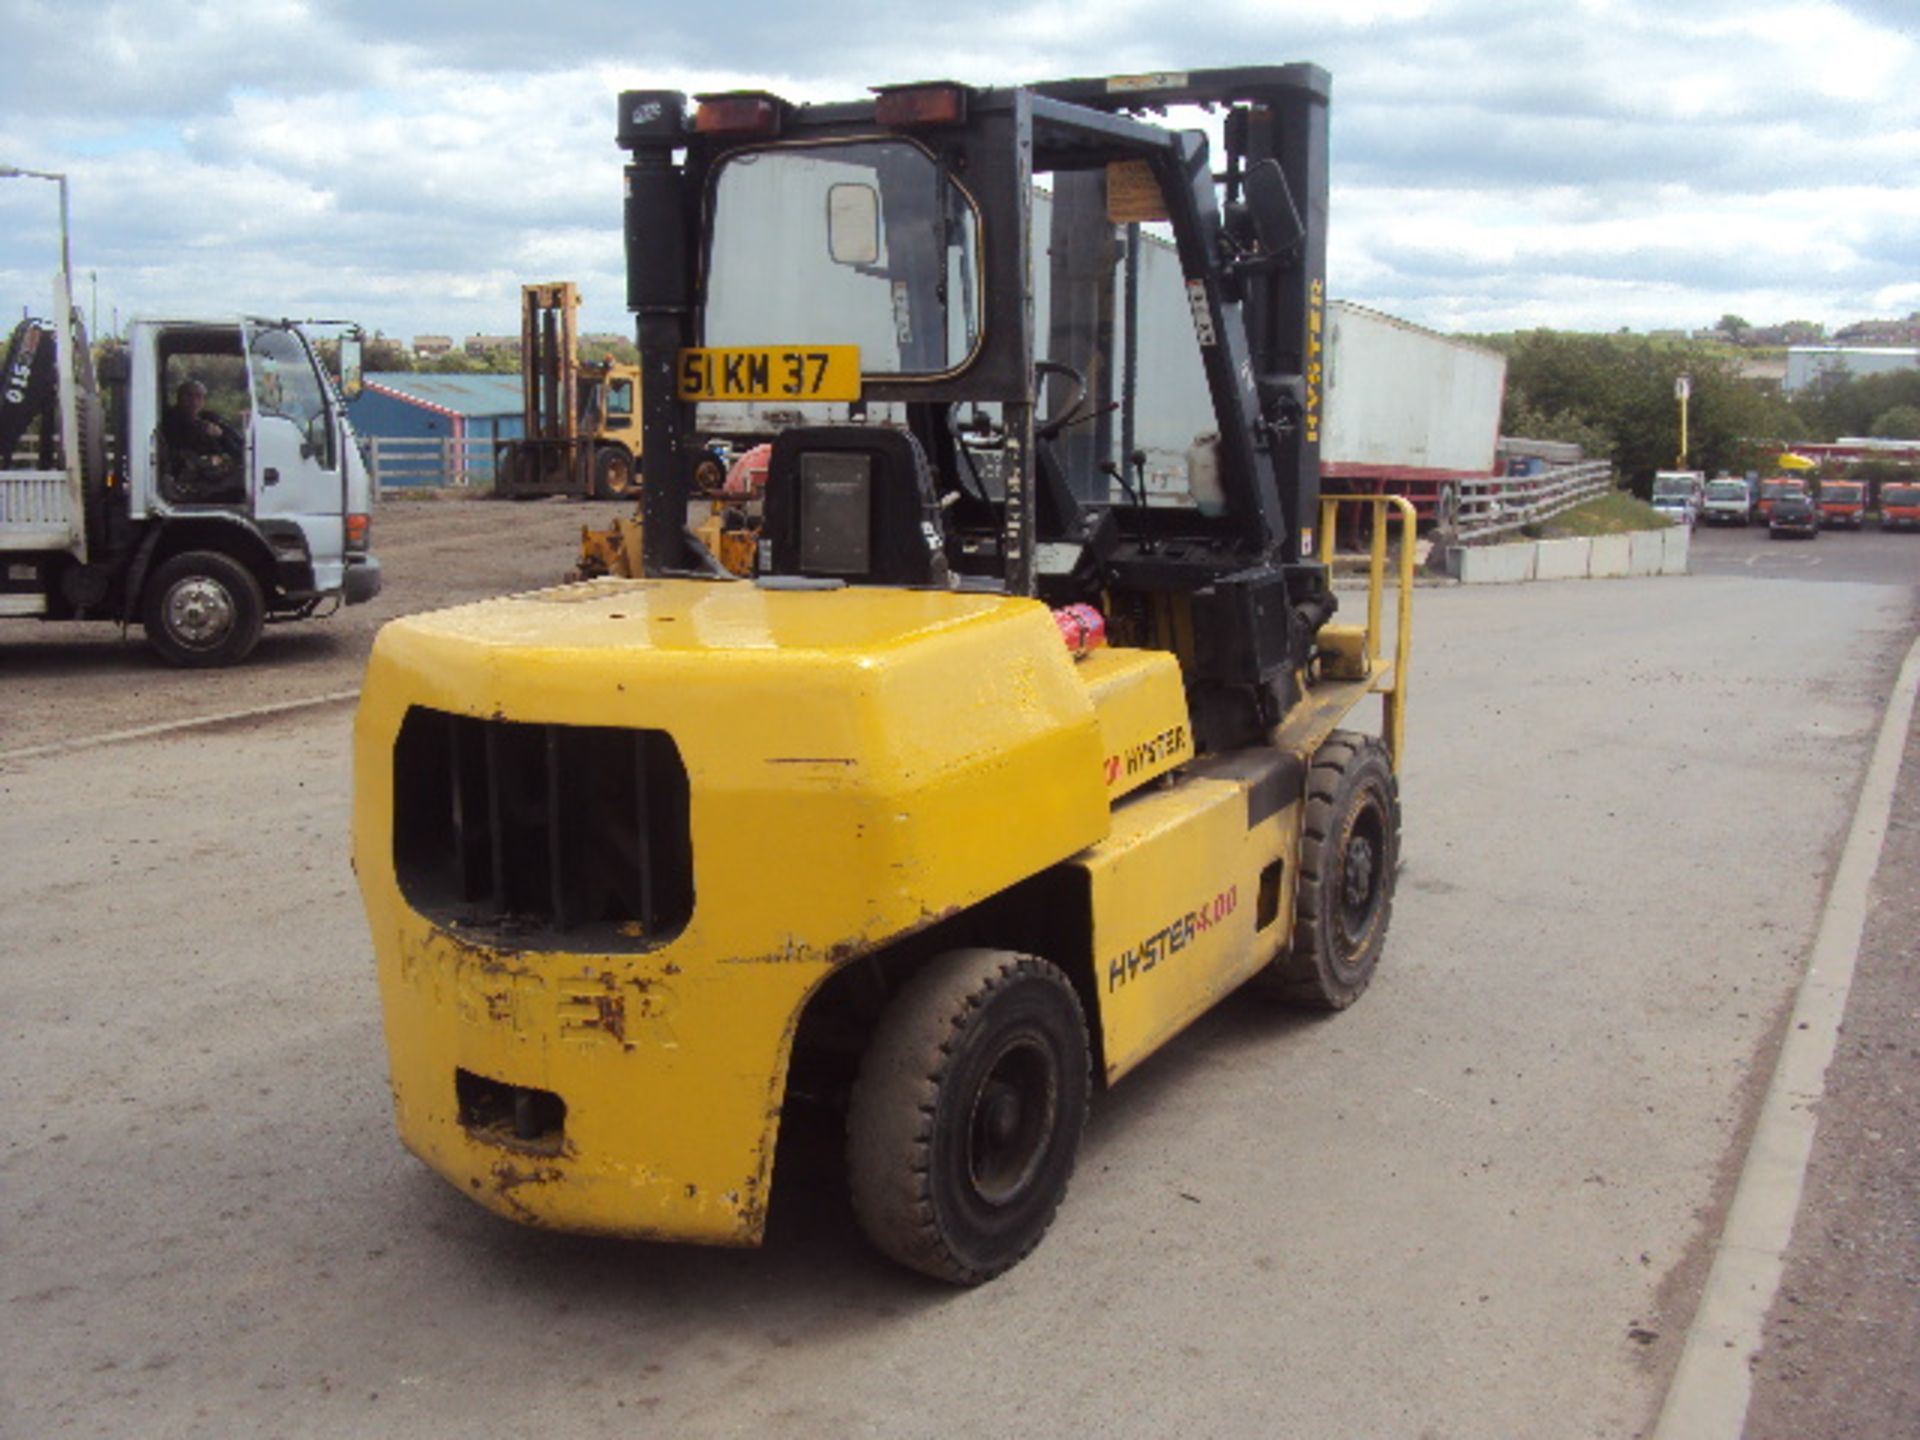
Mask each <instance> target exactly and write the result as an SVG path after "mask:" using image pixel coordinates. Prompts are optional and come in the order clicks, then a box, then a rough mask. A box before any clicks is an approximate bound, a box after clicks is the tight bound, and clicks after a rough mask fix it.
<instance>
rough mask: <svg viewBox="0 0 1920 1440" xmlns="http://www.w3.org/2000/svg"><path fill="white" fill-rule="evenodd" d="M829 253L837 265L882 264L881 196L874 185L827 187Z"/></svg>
mask: <svg viewBox="0 0 1920 1440" xmlns="http://www.w3.org/2000/svg"><path fill="white" fill-rule="evenodd" d="M827 253H828V254H830V255H832V256H833V263H834V264H836V265H877V264H879V263H880V195H879V192H877V191H876V190H875V189H874V188H873V187H872V186H871V185H833V186H829V187H828V189H827Z"/></svg>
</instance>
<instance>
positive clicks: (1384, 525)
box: [1320, 495, 1417, 770]
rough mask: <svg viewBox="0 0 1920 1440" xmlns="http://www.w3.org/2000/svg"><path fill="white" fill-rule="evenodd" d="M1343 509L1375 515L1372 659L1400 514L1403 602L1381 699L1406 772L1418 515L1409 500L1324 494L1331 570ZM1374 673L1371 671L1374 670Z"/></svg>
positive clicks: (1395, 753)
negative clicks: (1366, 509) (1392, 515)
mask: <svg viewBox="0 0 1920 1440" xmlns="http://www.w3.org/2000/svg"><path fill="white" fill-rule="evenodd" d="M1342 505H1366V506H1370V507H1371V508H1372V510H1373V527H1372V529H1373V537H1372V544H1371V547H1370V548H1369V551H1368V555H1367V656H1368V659H1369V660H1370V661H1373V660H1378V659H1379V658H1380V648H1381V647H1380V599H1381V595H1382V592H1383V591H1384V590H1385V589H1386V579H1387V530H1388V524H1389V522H1388V519H1387V511H1388V509H1389V507H1391V508H1392V509H1394V510H1397V511H1399V513H1400V565H1399V576H1398V578H1399V583H1400V601H1399V612H1398V614H1397V616H1396V623H1395V626H1394V637H1393V678H1392V681H1391V684H1390V685H1389V687H1388V688H1387V689H1386V690H1385V691H1384V692H1383V694H1382V696H1381V702H1382V713H1381V722H1380V723H1381V732H1382V733H1381V737H1380V738H1381V739H1382V740H1384V741H1385V742H1386V746H1387V752H1388V753H1389V754H1390V755H1391V756H1392V757H1393V768H1394V769H1395V770H1398V769H1399V768H1400V752H1401V747H1402V744H1403V743H1404V740H1405V736H1406V718H1407V661H1408V658H1409V657H1410V656H1411V655H1412V653H1413V544H1414V534H1415V523H1416V518H1417V517H1416V516H1415V514H1414V509H1413V502H1412V501H1410V500H1408V499H1407V498H1406V497H1405V496H1404V495H1322V496H1321V497H1320V537H1321V545H1322V546H1323V547H1324V551H1323V553H1324V554H1325V556H1326V559H1327V562H1328V564H1329V566H1331V564H1332V561H1333V542H1334V536H1335V535H1336V534H1337V533H1338V531H1337V530H1335V528H1334V522H1335V521H1336V520H1337V519H1338V518H1339V508H1340V506H1342ZM1370 668H1371V667H1370Z"/></svg>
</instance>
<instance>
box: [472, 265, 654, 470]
mask: <svg viewBox="0 0 1920 1440" xmlns="http://www.w3.org/2000/svg"><path fill="white" fill-rule="evenodd" d="M579 309H580V297H579V294H578V292H577V291H576V290H575V289H574V287H573V285H572V283H571V282H569V281H557V282H553V283H549V284H540V285H523V286H522V287H521V288H520V384H521V391H522V398H521V418H522V426H523V438H521V439H519V440H504V441H501V442H500V444H499V446H498V447H497V453H496V456H495V461H494V474H495V489H496V491H497V492H498V493H499V494H502V495H506V496H510V497H515V498H524V497H531V496H536V495H591V496H594V497H596V498H600V499H605V498H608V497H611V496H618V495H630V494H632V493H634V492H635V491H636V490H637V489H638V488H639V486H638V480H639V476H640V463H639V462H640V417H639V400H638V396H637V395H636V393H635V392H636V390H637V389H638V387H639V379H640V375H639V370H638V369H637V368H636V367H634V366H632V365H622V364H620V363H619V362H618V361H616V360H614V359H613V358H612V357H608V358H607V359H605V360H599V361H591V360H588V361H583V360H582V359H580V336H579V327H578V314H579Z"/></svg>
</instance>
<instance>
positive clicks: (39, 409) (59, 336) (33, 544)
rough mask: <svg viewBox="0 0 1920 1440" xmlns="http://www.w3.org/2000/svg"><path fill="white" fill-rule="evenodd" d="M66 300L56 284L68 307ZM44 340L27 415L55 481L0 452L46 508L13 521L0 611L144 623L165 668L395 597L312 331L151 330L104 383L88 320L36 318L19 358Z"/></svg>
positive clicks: (20, 486)
mask: <svg viewBox="0 0 1920 1440" xmlns="http://www.w3.org/2000/svg"><path fill="white" fill-rule="evenodd" d="M65 300H66V297H65V296H64V294H63V293H61V292H60V289H59V287H56V295H55V306H56V313H60V312H61V311H62V310H63V309H65V308H66V304H65ZM29 327H33V328H32V333H33V335H34V336H35V339H34V342H33V344H32V346H31V348H32V350H33V351H34V355H33V358H32V359H31V360H30V361H29V362H27V363H26V365H25V370H26V371H30V372H32V374H33V375H34V376H36V377H37V379H35V380H34V381H33V383H30V384H28V383H23V384H22V385H21V386H20V387H19V393H20V396H21V401H20V404H19V405H18V406H17V407H16V411H17V413H16V415H15V419H16V421H19V420H21V419H22V417H23V416H24V424H22V425H20V427H19V428H20V429H22V431H23V432H24V431H32V432H34V436H33V439H34V440H35V441H36V442H37V445H38V450H37V454H36V457H35V458H36V461H37V463H38V465H39V466H40V467H41V468H39V469H36V470H14V469H10V468H6V467H8V466H9V465H10V463H11V460H12V454H11V451H12V450H13V448H14V447H13V446H12V445H9V446H8V447H6V448H7V450H8V451H9V453H8V454H5V455H0V484H3V485H4V486H5V488H6V489H7V490H8V491H9V492H18V495H19V496H20V497H24V496H25V495H26V492H27V491H28V490H31V491H33V497H34V503H33V505H32V506H31V507H27V506H25V505H24V504H22V505H10V506H9V507H8V508H7V509H6V510H5V511H4V512H0V513H4V515H5V517H6V518H5V522H4V524H0V549H4V551H5V553H6V557H7V567H6V575H5V581H4V590H0V613H4V614H7V615H14V616H29V615H31V616H38V617H40V618H42V619H46V620H61V619H93V620H118V621H120V622H121V623H122V624H127V623H131V622H133V621H135V620H138V621H140V622H141V624H142V625H143V626H144V628H145V630H146V632H147V635H148V637H149V639H150V640H151V641H152V643H153V645H154V648H155V649H156V650H158V651H159V652H160V654H161V655H162V656H163V657H164V658H166V659H167V660H169V661H171V662H173V663H175V664H179V665H185V666H217V665H228V664H234V663H237V662H239V661H240V660H243V659H245V658H246V656H247V655H248V654H249V653H250V652H251V651H252V650H253V648H254V645H255V644H256V643H257V642H258V640H259V638H260V634H261V629H262V626H263V625H264V624H265V623H267V622H268V621H281V620H294V619H304V618H307V617H309V616H313V615H315V614H318V613H321V612H322V611H323V610H324V611H325V612H326V613H331V612H332V610H333V609H335V608H337V607H338V606H339V605H341V604H356V603H359V602H361V601H364V600H368V599H371V598H372V597H373V596H374V595H376V594H378V593H379V590H380V582H381V574H380V566H379V562H378V561H377V560H376V559H375V558H374V556H373V553H372V551H371V549H370V548H369V531H370V527H371V516H372V502H373V486H372V480H371V477H370V475H369V472H368V470H367V467H366V465H365V463H364V461H363V459H362V457H361V454H360V451H359V448H358V446H357V444H356V443H355V440H354V436H353V432H352V430H351V428H350V427H349V425H348V423H347V419H346V416H345V413H344V409H343V406H342V404H341V401H340V397H339V396H338V395H337V394H336V393H335V391H334V387H333V385H332V383H331V381H330V380H329V379H328V377H327V375H326V372H325V370H324V369H323V368H322V367H321V365H320V363H319V360H318V357H317V356H316V354H315V352H314V349H313V346H312V344H311V342H310V341H309V338H308V336H307V335H306V333H305V332H304V331H303V330H302V329H301V327H300V326H299V325H296V324H295V323H293V322H291V321H286V320H272V319H266V318H262V317H256V316H228V317H218V318H215V317H188V316H181V317H174V318H163V319H146V320H135V321H133V322H131V324H130V325H129V327H128V330H127V337H126V343H125V346H124V348H122V349H119V350H117V351H109V352H108V353H107V354H106V355H105V356H103V358H102V360H101V362H100V365H99V369H98V372H97V373H96V371H95V368H94V362H93V359H92V352H91V348H90V347H89V345H88V344H87V340H86V335H85V331H84V329H83V327H82V326H81V325H80V322H79V318H78V316H77V315H70V318H69V321H68V323H67V325H66V327H65V328H64V330H56V329H54V328H53V327H48V326H44V325H41V324H40V323H39V322H23V324H22V327H21V328H20V330H17V331H16V332H15V337H14V341H13V343H12V345H11V346H10V353H16V352H21V351H24V350H26V349H27V348H28V345H27V343H26V339H25V336H26V335H27V333H28V331H29ZM342 348H343V352H344V353H345V355H346V356H347V357H348V358H349V359H351V358H352V357H353V354H354V351H355V349H356V348H357V347H355V346H353V345H350V344H348V343H346V342H343V346H342ZM348 368H349V369H350V370H353V371H355V372H357V361H355V363H354V364H352V365H350V366H349V367H348ZM29 390H31V391H32V392H33V397H32V398H29V395H28V392H29ZM28 412H31V413H28ZM65 436H73V437H76V443H62V437H65ZM0 438H10V437H0ZM29 509H30V510H31V514H32V518H33V523H31V524H24V523H21V521H22V518H23V517H24V516H26V515H27V514H28V511H29Z"/></svg>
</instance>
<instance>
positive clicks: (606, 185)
mask: <svg viewBox="0 0 1920 1440" xmlns="http://www.w3.org/2000/svg"><path fill="white" fill-rule="evenodd" d="M1906 8H1907V7H1906V6H1905V5H1903V4H1902V3H1892V4H1886V3H1876V0H1868V3H1861V4H1855V5H1853V6H1841V5H1836V4H1824V3H1805V0H1780V3H1764V0H1761V3H1752V0H1699V3H1692V4H1689V5H1686V6H1675V5H1672V4H1659V3H1655V0H1578V3H1574V4H1570V5H1565V6H1556V7H1551V8H1548V7H1540V6H1525V7H1514V6H1508V5H1504V4H1500V3H1496V0H1356V3H1354V4H1350V5H1346V6H1343V7H1340V8H1339V9H1338V10H1337V11H1333V10H1329V9H1328V8H1326V7H1323V6H1317V5H1316V6H1308V5H1306V4H1304V3H1299V0H1286V3H1279V4H1276V3H1272V0H1260V3H1255V0H1191V3H1188V4H1183V5H1181V6H1179V7H1168V6H1164V5H1158V4H1152V3H1148V0H1124V3H1112V0H1108V3H1102V0H1073V3H1071V4H1062V5H1053V6H1037V5H1026V6H1019V7H1014V8H1011V9H994V10H991V11H990V10H989V9H988V8H987V7H985V6H982V5H980V4H978V3H977V0H974V3H969V0H950V3H946V4H941V5H937V6H935V5H905V6H896V7H885V8H876V7H872V6H867V5H854V4H851V3H848V0H821V3H819V4H816V5H814V6H810V7H792V6H789V5H787V4H785V3H784V0H782V3H780V4H774V3H772V0H754V3H749V4H742V5H735V6H731V7H729V8H727V9H726V10H724V11H715V10H708V11H699V10H695V11H689V10H687V9H686V8H685V7H669V6H665V5H659V4H654V5H642V6H639V7H633V6H630V5H627V4H624V3H612V0H603V3H598V4H591V3H590V4H586V5H583V6H581V7H579V8H578V9H577V10H575V11H570V12H569V15H568V17H567V23H566V24H564V25H557V24H555V23H554V17H553V16H552V15H551V14H550V13H548V12H545V11H542V10H540V9H538V8H537V7H527V6H525V5H523V4H519V3H514V4H508V3H506V0H463V3H461V4H459V5H455V4H453V3H452V0H427V3H422V4H417V5H412V6H407V7H395V6H392V5H390V4H385V3H382V4H380V5H375V4H372V3H371V0H337V3H330V4H323V3H317V0H316V3H311V4H283V5H276V6H269V7H257V6H247V7H242V6H240V5H238V4H237V3H193V0H149V3H144V4H141V5H138V6H135V5H132V4H126V3H95V4H92V5H84V4H81V5H75V4H60V5H58V6H56V5H54V4H52V3H48V0H0V30H4V33H6V35H7V36H8V40H9V50H10V52H12V53H14V54H16V55H17V56H18V57H19V58H18V59H17V60H16V61H15V63H14V65H13V68H12V69H11V71H10V83H9V87H8V88H7V90H6V91H5V92H4V93H0V162H5V163H14V164H22V165H31V166H35V167H37V168H50V169H59V170H64V171H66V172H68V173H69V174H70V176H71V177H72V184H73V207H74V220H73V223H74V253H75V261H76V265H77V266H78V267H79V268H80V269H81V270H83V271H85V270H88V269H93V268H97V269H98V271H99V273H100V280H101V290H102V298H103V303H108V304H118V305H120V306H121V308H122V309H123V310H125V309H131V308H135V307H138V308H149V307H166V308H176V307H179V306H184V305H201V304H209V303H212V304H219V305H223V306H231V307H234V308H238V307H241V306H248V307H257V308H270V309H286V310H293V309H325V310H328V311H330V312H333V313H349V314H357V315H359V316H362V317H363V318H365V319H366V320H368V321H369V322H370V323H373V324H376V325H379V326H381V327H382V328H384V329H386V330H387V331H389V333H395V334H411V333H414V332H416V331H443V332H444V331H449V330H451V331H454V332H456V333H459V332H463V331H499V330H505V329H510V328H512V325H513V324H514V316H515V314H516V304H517V293H518V287H519V285H520V283H521V282H522V281H523V280H533V279H557V278H569V279H573V280H575V281H576V282H577V283H579V285H580V286H581V289H582V291H583V293H584V294H585V295H586V297H587V309H586V314H585V315H584V316H583V321H584V323H585V324H586V325H587V326H588V327H589V328H593V329H614V330H624V329H626V328H627V327H628V323H629V322H628V320H627V317H626V315H625V311H624V306H623V300H622V297H623V292H624V279H623V261H622V257H621V253H620V234H619V224H620V198H619V196H620V167H621V163H622V157H621V155H620V153H619V151H618V150H617V149H616V148H615V147H614V145H613V141H612V130H613V99H614V96H615V94H616V93H617V92H618V91H619V90H621V89H623V88H636V87H643V86H671V87H676V88H681V89H684V90H686V91H688V92H689V93H692V92H697V91H700V90H703V89H724V88H733V87H736V86H763V87H765V88H770V89H774V90H776V91H778V92H779V93H782V94H785V95H787V96H789V97H790V98H793V99H796V100H820V99H830V98H843V97H846V96H851V95H857V94H860V93H863V87H864V86H865V85H866V84H868V83H872V82H877V81H884V80H897V79H912V78H919V77H924V76H931V75H951V76H954V77H956V78H960V79H965V80H969V81H973V82H976V83H986V82H1006V81H1008V80H1014V79H1036V78H1044V77H1046V76H1050V75H1061V74H1098V73H1107V72H1117V71H1137V70H1143V69H1162V68H1167V67H1168V66H1169V65H1176V64H1177V65H1185V64H1207V63H1212V64H1247V63H1254V62H1256V61H1279V60H1292V59H1301V58H1307V59H1313V60H1316V61H1318V62H1320V63H1322V64H1324V65H1326V66H1327V67H1328V68H1329V69H1330V70H1331V71H1332V72H1333V74H1334V106H1333V112H1332V136H1333V144H1334V162H1335V163H1334V201H1333V213H1332V229H1331V233H1330V244H1331V254H1332V260H1331V270H1332V275H1331V280H1332V286H1333V289H1334V291H1335V293H1337V294H1343V295H1347V296H1350V297H1351V298H1355V299H1359V300H1364V301H1366V302H1368V303H1371V304H1376V305H1379V306H1380V307H1381V308H1384V309H1388V310H1391V311H1394V312H1396V313H1401V314H1405V315H1407V316H1408V317H1409V318H1412V319H1416V320H1423V321H1426V322H1428V323H1436V324H1443V325H1463V326H1468V327H1470V328H1494V327H1501V328H1504V327H1505V326H1508V325H1514V324H1554V325H1562V326H1583V327H1591V328H1601V329H1613V328H1616V327H1617V326H1619V325H1622V324H1624V325H1630V326H1635V327H1646V326H1665V325H1676V324H1678V325H1687V324H1700V323H1705V322H1706V321H1709V320H1711V319H1713V318H1715V317H1717V316H1718V315H1719V314H1720V313H1721V312H1722V311H1723V310H1727V309H1738V310H1741V311H1742V312H1743V313H1746V314H1748V315H1750V316H1751V317H1752V318H1754V319H1762V318H1787V317H1788V316H1794V317H1806V318H1814V319H1822V320H1827V321H1829V322H1837V321H1843V320H1846V319H1851V318H1856V317H1858V316H1860V315H1863V314H1868V313H1888V312H1890V311H1897V310H1901V309H1902V308H1903V307H1904V308H1907V309H1910V308H1913V306H1914V304H1915V299H1914V290H1915V286H1914V284H1913V282H1912V280H1911V277H1912V276H1913V275H1914V274H1916V273H1920V253H1916V244H1917V242H1916V238H1915V237H1916V235H1920V217H1916V214H1915V209H1914V201H1913V200H1912V198H1911V190H1910V187H1911V185H1912V180H1913V156H1914V155H1915V154H1916V153H1920V97H1917V96H1916V94H1915V93H1914V92H1913V87H1911V86H1910V85H1909V84H1908V83H1907V80H1908V77H1910V76H1911V75H1913V74H1914V73H1920V45H1916V40H1915V35H1914V27H1913V25H1912V24H1911V23H1907V24H1905V25H1904V27H1903V26H1902V25H1901V23H1900V22H1901V21H1902V20H1903V19H1908V20H1909V21H1910V17H1908V16H1907V15H1906ZM77 26H84V27H85V28H86V30H87V33H88V34H89V36H90V37H92V42H93V43H90V44H89V45H88V46H76V45H74V44H73V43H72V40H71V37H72V35H73V34H74V33H75V29H76V27H77ZM749 42H750V43H749ZM742 56H751V57H753V60H754V62H755V63H757V64H759V65H760V66H762V67H764V69H763V70H762V71H761V72H760V73H750V72H747V71H744V70H735V69H730V68H728V67H729V66H730V65H731V64H733V63H736V57H742ZM43 191H49V192H50V187H45V186H37V187H36V186H31V185H28V184H27V183H25V182H19V181H5V182H0V301H4V302H6V303H9V304H12V305H14V306H16V307H17V306H18V305H20V304H23V303H25V304H34V305H36V306H37V305H38V303H39V297H40V295H41V293H42V291H43V289H44V281H43V278H42V277H43V276H44V275H45V274H46V273H47V272H48V271H49V270H50V269H51V268H52V265H53V258H54V256H55V254H56V243H55V237H54V231H55V226H54V221H53V215H54V211H53V205H52V196H51V194H50V193H41V192H43Z"/></svg>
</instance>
